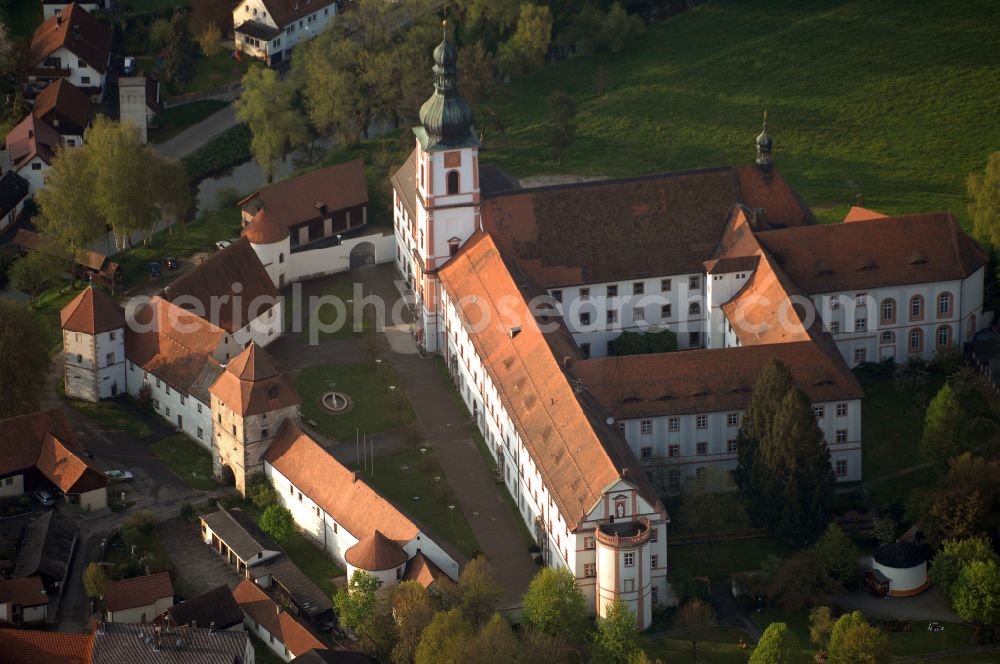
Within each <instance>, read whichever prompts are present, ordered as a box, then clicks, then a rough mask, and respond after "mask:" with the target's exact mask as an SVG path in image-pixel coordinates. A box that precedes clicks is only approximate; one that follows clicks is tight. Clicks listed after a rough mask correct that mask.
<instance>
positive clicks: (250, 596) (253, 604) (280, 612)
mask: <svg viewBox="0 0 1000 664" xmlns="http://www.w3.org/2000/svg"><path fill="white" fill-rule="evenodd" d="M233 598H234V599H235V600H236V603H237V604H239V605H240V609H242V610H243V612H244V613H246V614H247V615H248V616H250V618H252V619H253V620H254V621H255V622H256V623H257V624H259V625H260V626H261V627H263V628H264V629H266V630H267V631H268V632H269V633H270V634H273V635H274V638H275V639H276V640H278V641H281V642H282V643H283V644H285V647H286V648H288V652H289V653H291V655H292V657H295V656H296V655H301V654H302V653H304V652H306V651H307V650H310V649H311V648H316V649H317V650H326V645H325V644H324V643H323V642H322V641H320V640H319V639H317V638H316V637H315V636H313V634H312V632H310V631H309V630H308V629H307V628H306V627H305V625H303V624H302V623H300V622H299V621H298V620H296V619H295V618H293V617H292V616H291V614H289V613H288V612H287V611H285V610H284V609H282V608H281V607H280V606H279V605H277V604H275V603H274V600H272V599H271V598H270V597H268V596H267V595H266V594H265V593H264V591H263V590H261V589H260V588H259V587H258V586H257V584H256V583H254V582H253V581H251V580H249V579H243V580H242V581H241V582H240V585H238V586H236V589H235V590H233Z"/></svg>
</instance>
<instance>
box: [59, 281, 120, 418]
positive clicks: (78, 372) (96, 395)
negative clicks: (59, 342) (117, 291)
mask: <svg viewBox="0 0 1000 664" xmlns="http://www.w3.org/2000/svg"><path fill="white" fill-rule="evenodd" d="M59 318H60V321H61V326H62V334H63V370H64V373H65V388H66V395H67V396H71V397H76V398H77V399H84V400H85V401H92V402H96V401H99V400H100V399H108V398H112V397H115V396H118V395H119V394H121V393H123V392H124V391H125V388H126V383H125V311H124V310H123V309H122V308H121V307H120V306H119V305H118V303H117V302H115V301H114V300H112V299H111V298H110V297H109V296H107V295H105V294H104V292H103V291H101V290H99V289H97V288H95V287H94V286H93V285H91V286H89V287H88V288H85V289H83V290H82V291H80V294H79V295H77V296H76V297H74V298H73V299H72V300H70V302H69V303H68V304H67V305H66V306H65V307H63V308H62V310H61V311H60V312H59Z"/></svg>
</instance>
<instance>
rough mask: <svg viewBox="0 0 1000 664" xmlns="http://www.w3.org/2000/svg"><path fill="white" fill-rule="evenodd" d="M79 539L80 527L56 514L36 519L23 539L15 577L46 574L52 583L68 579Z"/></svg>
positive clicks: (46, 512)
mask: <svg viewBox="0 0 1000 664" xmlns="http://www.w3.org/2000/svg"><path fill="white" fill-rule="evenodd" d="M75 539H76V526H75V525H73V523H72V522H71V521H70V520H69V519H67V518H66V517H64V516H61V515H60V514H59V513H58V512H56V511H55V510H46V511H45V512H43V513H42V514H40V515H38V516H36V517H35V518H34V519H32V520H31V523H29V524H28V527H27V528H25V529H24V535H23V536H22V537H21V548H20V549H19V550H18V552H17V564H15V565H14V576H15V577H23V576H34V575H36V574H43V575H45V576H47V577H49V578H51V579H60V580H61V579H63V578H65V576H66V573H67V572H68V571H69V561H70V556H71V555H72V553H73V542H74V540H75Z"/></svg>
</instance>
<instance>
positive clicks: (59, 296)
mask: <svg viewBox="0 0 1000 664" xmlns="http://www.w3.org/2000/svg"><path fill="white" fill-rule="evenodd" d="M86 286H87V284H86V282H83V281H77V283H76V288H70V286H69V284H66V285H64V286H60V287H58V288H53V289H52V290H48V291H46V292H44V293H42V294H41V295H39V296H38V297H36V298H35V301H34V302H33V303H32V305H31V309H32V311H33V313H34V314H35V318H36V319H37V321H38V327H37V329H38V332H39V334H41V335H43V336H44V337H45V342H46V345H47V346H48V347H49V348H52V349H53V350H55V349H57V348H59V349H61V348H62V327H61V326H60V322H59V311H60V310H61V309H62V308H63V307H65V306H66V305H67V304H69V301H70V300H72V299H73V298H74V297H76V296H77V294H79V292H80V291H81V290H83V289H84V288H85V287H86Z"/></svg>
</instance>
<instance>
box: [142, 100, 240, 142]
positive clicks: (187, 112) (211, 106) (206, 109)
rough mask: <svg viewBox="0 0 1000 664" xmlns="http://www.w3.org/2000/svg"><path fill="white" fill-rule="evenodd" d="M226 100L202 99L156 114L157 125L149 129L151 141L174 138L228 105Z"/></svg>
mask: <svg viewBox="0 0 1000 664" xmlns="http://www.w3.org/2000/svg"><path fill="white" fill-rule="evenodd" d="M228 105H229V104H227V103H226V102H224V101H220V100H218V99H201V100H199V101H194V102H191V103H190V104H183V105H181V106H174V107H172V108H168V109H165V110H164V111H163V112H162V113H160V114H159V115H157V116H156V125H157V126H156V127H153V128H151V129H150V130H149V142H150V143H162V142H164V141H165V140H167V139H169V138H173V137H174V136H176V135H177V134H179V133H180V132H182V131H184V130H185V129H187V128H188V127H190V126H191V125H193V124H197V123H199V122H201V121H202V120H204V119H205V118H207V117H208V116H210V115H212V114H213V113H215V112H216V111H220V110H222V109H223V108H225V107H226V106H228Z"/></svg>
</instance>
